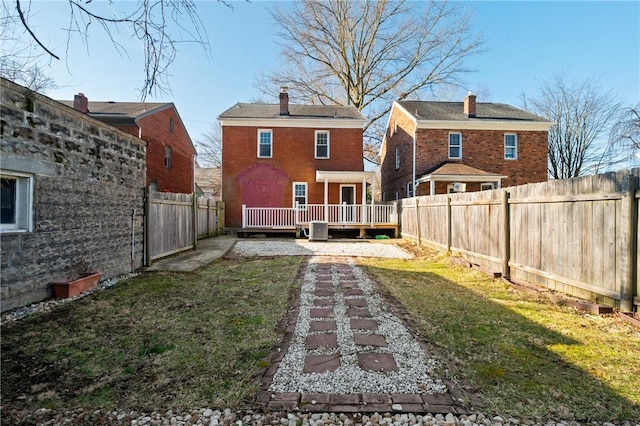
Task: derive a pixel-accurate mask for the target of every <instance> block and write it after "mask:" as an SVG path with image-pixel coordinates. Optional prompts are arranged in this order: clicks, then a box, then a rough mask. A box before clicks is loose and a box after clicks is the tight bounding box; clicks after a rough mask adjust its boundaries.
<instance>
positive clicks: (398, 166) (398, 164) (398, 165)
mask: <svg viewBox="0 0 640 426" xmlns="http://www.w3.org/2000/svg"><path fill="white" fill-rule="evenodd" d="M399 168H400V147H399V146H396V170H398V169H399Z"/></svg>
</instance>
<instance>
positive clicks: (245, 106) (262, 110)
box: [219, 103, 364, 120]
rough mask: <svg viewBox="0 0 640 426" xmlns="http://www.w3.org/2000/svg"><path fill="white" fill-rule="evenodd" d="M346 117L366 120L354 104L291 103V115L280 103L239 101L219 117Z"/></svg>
mask: <svg viewBox="0 0 640 426" xmlns="http://www.w3.org/2000/svg"><path fill="white" fill-rule="evenodd" d="M278 117H290V118H345V119H356V120H364V117H363V116H362V114H361V113H360V111H358V109H357V108H356V107H354V106H352V105H350V106H343V105H295V104H289V115H288V116H281V115H280V104H250V103H237V104H235V105H234V106H232V107H231V108H229V109H228V110H226V111H225V112H223V113H222V114H220V116H219V118H222V119H224V118H278Z"/></svg>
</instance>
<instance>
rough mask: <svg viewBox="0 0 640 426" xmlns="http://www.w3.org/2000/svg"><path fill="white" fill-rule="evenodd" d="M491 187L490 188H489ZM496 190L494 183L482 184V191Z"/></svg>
mask: <svg viewBox="0 0 640 426" xmlns="http://www.w3.org/2000/svg"><path fill="white" fill-rule="evenodd" d="M487 186H488V187H490V188H487ZM493 189H495V184H494V183H493V182H482V183H481V184H480V191H491V190H493Z"/></svg>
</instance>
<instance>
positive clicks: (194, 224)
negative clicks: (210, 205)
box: [191, 192, 198, 250]
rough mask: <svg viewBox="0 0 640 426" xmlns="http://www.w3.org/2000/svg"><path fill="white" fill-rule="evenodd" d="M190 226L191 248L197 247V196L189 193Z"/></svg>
mask: <svg viewBox="0 0 640 426" xmlns="http://www.w3.org/2000/svg"><path fill="white" fill-rule="evenodd" d="M191 227H192V228H193V249H194V250H195V249H197V248H198V196H197V195H196V193H195V192H194V193H192V194H191Z"/></svg>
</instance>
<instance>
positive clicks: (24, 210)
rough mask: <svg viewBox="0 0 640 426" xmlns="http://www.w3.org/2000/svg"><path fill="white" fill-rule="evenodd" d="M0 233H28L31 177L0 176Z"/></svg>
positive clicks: (31, 188) (19, 175)
mask: <svg viewBox="0 0 640 426" xmlns="http://www.w3.org/2000/svg"><path fill="white" fill-rule="evenodd" d="M0 179H1V183H0V185H1V189H0V231H1V232H21V231H22V232H30V231H31V216H32V205H33V177H32V176H31V175H27V174H22V173H13V172H10V173H6V172H3V173H2V174H1V175H0Z"/></svg>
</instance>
